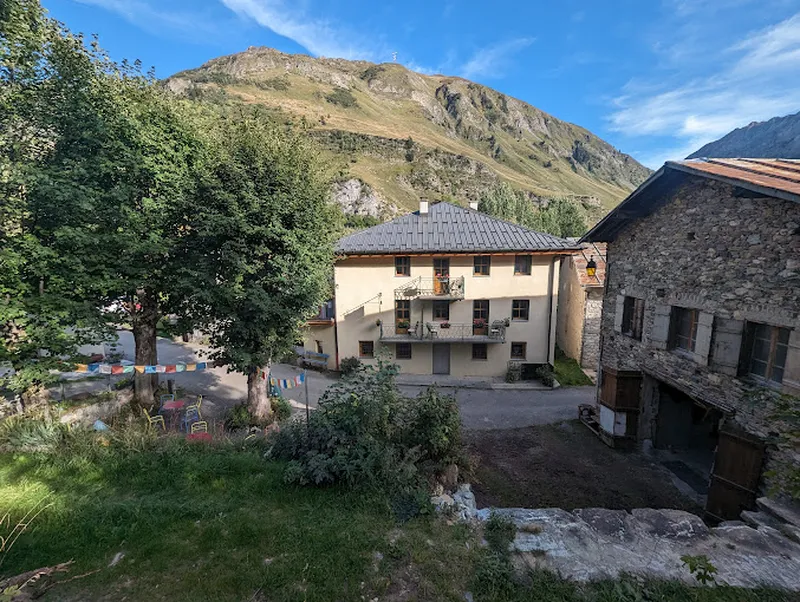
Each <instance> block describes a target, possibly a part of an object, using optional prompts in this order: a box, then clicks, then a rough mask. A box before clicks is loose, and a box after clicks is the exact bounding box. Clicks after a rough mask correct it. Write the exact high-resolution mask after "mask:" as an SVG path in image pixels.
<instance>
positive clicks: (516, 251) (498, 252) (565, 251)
mask: <svg viewBox="0 0 800 602" xmlns="http://www.w3.org/2000/svg"><path fill="white" fill-rule="evenodd" d="M580 249H581V248H580V247H565V248H563V249H510V250H489V249H475V250H472V251H464V250H461V249H459V250H453V251H448V250H442V251H409V250H405V249H398V250H392V251H350V252H348V251H342V250H337V252H336V255H337V257H338V258H339V259H346V258H347V257H390V256H393V255H570V254H572V253H574V252H575V251H580Z"/></svg>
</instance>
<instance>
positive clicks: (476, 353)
mask: <svg viewBox="0 0 800 602" xmlns="http://www.w3.org/2000/svg"><path fill="white" fill-rule="evenodd" d="M486 358H487V346H486V343H473V344H472V359H474V360H485V359H486Z"/></svg>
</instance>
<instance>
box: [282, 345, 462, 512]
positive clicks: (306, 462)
mask: <svg viewBox="0 0 800 602" xmlns="http://www.w3.org/2000/svg"><path fill="white" fill-rule="evenodd" d="M396 374H397V366H395V365H393V364H387V363H385V362H383V361H382V360H379V362H378V366H377V367H376V368H373V367H370V368H367V369H364V370H361V371H359V372H355V373H353V374H352V375H351V376H350V377H349V378H346V379H342V380H340V381H339V382H337V383H336V384H334V385H333V386H332V387H330V388H329V389H328V390H327V391H326V392H325V394H324V395H323V397H322V399H321V400H320V403H319V407H318V408H317V411H315V412H314V413H313V414H311V417H310V419H309V421H308V424H307V425H306V424H305V423H302V422H290V423H289V424H287V425H286V427H285V428H284V429H282V430H281V431H280V432H279V433H276V434H275V435H273V439H272V441H273V447H272V451H271V455H272V456H274V457H277V458H280V459H284V460H289V465H288V467H287V469H286V473H285V475H284V477H285V479H286V480H287V481H289V482H293V483H299V484H316V485H323V484H332V483H340V482H341V483H345V484H347V485H349V486H359V485H370V486H377V487H384V486H386V487H388V486H391V487H392V489H393V490H395V491H403V490H407V491H411V490H414V489H417V488H418V487H419V485H420V483H421V482H423V481H424V477H425V476H426V474H433V473H434V472H437V471H439V470H441V469H442V468H443V467H444V466H446V465H447V464H451V463H453V462H454V461H455V460H456V459H457V458H458V457H459V452H460V444H461V431H460V428H461V425H460V421H459V416H458V406H457V405H456V402H455V400H454V399H453V398H452V397H448V396H444V395H441V394H439V393H438V392H437V391H436V390H435V389H429V390H428V391H427V392H426V393H424V394H422V395H420V396H419V397H418V398H416V399H410V398H406V397H404V396H402V395H401V394H400V392H399V391H398V389H397V387H396V386H395V383H394V376H395V375H396ZM401 514H403V513H402V512H401Z"/></svg>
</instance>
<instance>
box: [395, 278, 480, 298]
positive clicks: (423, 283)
mask: <svg viewBox="0 0 800 602" xmlns="http://www.w3.org/2000/svg"><path fill="white" fill-rule="evenodd" d="M394 298H395V299H437V300H444V301H447V300H450V301H459V300H461V299H463V298H464V277H463V276H458V277H449V276H435V277H433V278H423V277H422V276H419V277H418V278H414V280H412V281H411V282H409V283H408V284H404V285H403V286H401V287H399V288H396V289H394Z"/></svg>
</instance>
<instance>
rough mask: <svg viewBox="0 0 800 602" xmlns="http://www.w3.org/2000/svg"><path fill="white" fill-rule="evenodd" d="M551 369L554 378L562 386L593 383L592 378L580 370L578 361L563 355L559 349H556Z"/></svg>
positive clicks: (579, 385)
mask: <svg viewBox="0 0 800 602" xmlns="http://www.w3.org/2000/svg"><path fill="white" fill-rule="evenodd" d="M553 371H554V372H555V375H556V380H557V381H558V382H559V383H560V384H561V386H562V387H581V386H585V385H591V384H594V383H592V379H591V378H589V377H588V376H586V373H585V372H584V371H583V370H581V367H580V365H579V364H578V362H576V361H575V360H574V359H572V358H571V357H567V356H566V355H564V352H563V351H561V350H560V349H556V359H555V364H554V365H553Z"/></svg>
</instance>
